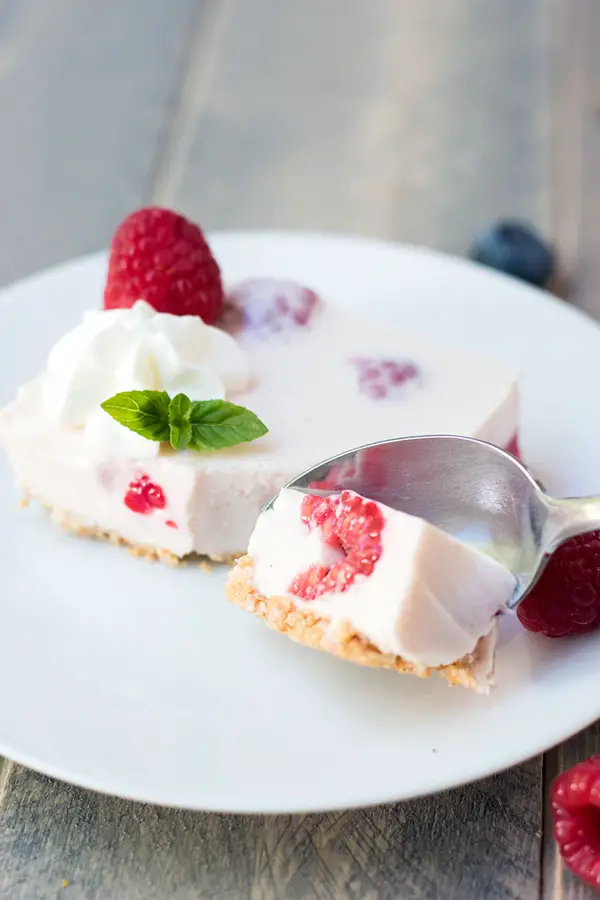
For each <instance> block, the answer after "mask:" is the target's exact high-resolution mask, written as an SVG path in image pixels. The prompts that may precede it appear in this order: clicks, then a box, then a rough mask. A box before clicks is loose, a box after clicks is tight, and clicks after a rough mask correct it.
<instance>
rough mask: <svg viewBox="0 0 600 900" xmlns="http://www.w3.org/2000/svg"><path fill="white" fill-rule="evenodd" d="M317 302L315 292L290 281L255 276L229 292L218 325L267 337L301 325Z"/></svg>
mask: <svg viewBox="0 0 600 900" xmlns="http://www.w3.org/2000/svg"><path fill="white" fill-rule="evenodd" d="M318 305H319V298H318V297H317V295H316V294H315V292H314V291H311V290H310V289H309V288H306V287H302V285H300V284H296V283H295V282H293V281H279V280H278V279H276V278H254V279H250V280H249V281H244V282H242V283H241V284H239V285H237V287H235V288H234V289H233V290H232V291H231V292H230V293H229V294H228V296H227V301H226V307H225V313H224V315H223V319H222V321H221V323H220V324H221V326H222V327H223V328H225V329H226V330H227V331H231V332H234V333H235V332H236V331H251V332H254V333H255V334H256V336H257V337H269V336H270V335H272V334H278V333H280V332H284V331H296V330H297V329H298V328H304V327H305V326H306V325H308V323H309V322H310V320H311V318H312V316H313V313H314V312H315V310H316V309H317V307H318Z"/></svg>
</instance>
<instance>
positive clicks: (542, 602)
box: [517, 531, 600, 638]
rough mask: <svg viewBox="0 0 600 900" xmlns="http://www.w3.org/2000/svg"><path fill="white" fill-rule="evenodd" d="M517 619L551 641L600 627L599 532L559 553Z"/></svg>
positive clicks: (572, 543)
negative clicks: (551, 639) (550, 638)
mask: <svg viewBox="0 0 600 900" xmlns="http://www.w3.org/2000/svg"><path fill="white" fill-rule="evenodd" d="M517 615H518V617H519V620H520V622H521V624H522V625H523V626H524V627H525V628H526V629H527V630H528V631H535V632H538V633H540V634H545V635H546V637H552V638H557V637H566V636H568V635H574V634H583V633H584V632H586V631H593V630H594V629H595V628H598V627H599V626H600V531H594V532H592V533H591V534H584V535H581V536H580V537H576V538H571V540H570V541H567V542H566V544H563V545H562V546H561V547H559V548H558V550H556V552H555V553H554V554H553V555H552V557H551V558H550V561H549V563H548V565H547V566H546V568H545V569H544V571H543V572H542V575H541V577H540V580H539V581H538V582H537V584H536V585H535V587H534V588H533V590H532V591H531V593H530V594H528V596H527V597H526V598H525V599H524V600H523V602H522V603H521V605H520V606H519V608H518V610H517Z"/></svg>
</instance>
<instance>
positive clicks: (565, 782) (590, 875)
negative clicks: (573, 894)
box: [550, 756, 600, 888]
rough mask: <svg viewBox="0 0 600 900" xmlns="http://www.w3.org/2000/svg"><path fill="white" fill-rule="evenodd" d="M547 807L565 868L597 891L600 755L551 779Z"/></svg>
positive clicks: (599, 884) (599, 874)
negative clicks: (548, 805) (549, 807)
mask: <svg viewBox="0 0 600 900" xmlns="http://www.w3.org/2000/svg"><path fill="white" fill-rule="evenodd" d="M550 805H551V808H552V817H553V820H554V837H555V838H556V842H557V843H558V846H559V849H560V853H561V856H562V858H563V859H564V861H565V865H567V866H568V867H569V869H571V871H572V872H574V873H575V875H578V876H579V877H580V878H583V879H584V881H587V882H589V884H592V885H594V887H596V888H600V756H592V757H591V759H588V760H586V761H585V762H582V763H579V764H578V765H576V766H574V767H573V768H572V769H569V770H568V771H567V772H563V773H562V775H559V776H558V777H557V778H555V779H554V782H553V783H552V787H551V789H550Z"/></svg>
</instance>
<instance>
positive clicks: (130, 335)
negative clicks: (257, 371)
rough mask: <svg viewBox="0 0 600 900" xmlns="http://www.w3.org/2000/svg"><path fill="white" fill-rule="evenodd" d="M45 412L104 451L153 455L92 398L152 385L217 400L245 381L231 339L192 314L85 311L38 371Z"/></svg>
mask: <svg viewBox="0 0 600 900" xmlns="http://www.w3.org/2000/svg"><path fill="white" fill-rule="evenodd" d="M42 379H43V385H42V388H43V389H42V396H43V404H44V412H45V414H46V416H47V417H48V418H49V419H50V420H52V421H55V422H57V423H58V424H59V425H63V426H66V427H68V428H83V429H84V432H85V436H86V438H87V439H89V441H90V442H91V443H93V444H96V445H97V446H100V447H102V448H103V449H105V450H106V451H108V452H109V453H110V454H111V455H126V456H135V457H142V458H144V457H152V456H157V455H158V452H159V448H160V445H159V444H158V443H157V442H154V441H148V440H146V439H145V438H142V437H139V436H138V435H136V434H134V433H133V432H131V431H129V430H128V429H127V428H123V426H122V425H119V424H118V423H117V422H115V421H114V420H113V419H112V418H111V417H110V416H109V415H108V414H107V413H106V412H104V410H103V409H102V408H101V406H100V404H101V403H102V402H103V401H104V400H107V399H108V398H109V397H111V396H112V395H113V394H116V393H118V392H119V391H133V390H160V391H167V392H168V393H169V394H170V395H174V394H177V393H180V392H182V393H184V394H187V395H188V397H190V399H192V400H209V399H224V398H225V397H226V395H227V394H228V393H229V392H232V391H240V390H243V389H244V388H246V387H247V385H248V366H247V362H246V357H245V355H244V353H243V352H242V350H241V349H240V347H239V346H238V344H237V342H236V341H235V340H234V339H233V338H232V337H231V336H230V335H228V334H226V333H225V332H224V331H221V330H220V329H219V328H214V327H212V326H209V325H206V324H205V323H204V322H203V321H202V319H201V318H200V317H199V316H173V315H169V314H167V313H157V312H156V310H154V309H153V308H152V307H151V306H150V305H149V304H147V303H145V302H144V301H142V300H140V301H138V302H137V303H135V304H134V306H133V307H132V308H131V309H117V310H99V311H96V310H93V311H90V312H88V313H86V314H85V315H84V317H83V320H82V322H81V323H80V324H79V325H78V326H77V327H76V328H74V329H73V330H72V331H70V332H68V333H67V334H66V335H64V337H62V338H61V339H60V340H59V341H58V343H57V344H55V346H54V347H53V348H52V350H51V351H50V355H49V357H48V362H47V367H46V371H45V373H44V374H43V376H42Z"/></svg>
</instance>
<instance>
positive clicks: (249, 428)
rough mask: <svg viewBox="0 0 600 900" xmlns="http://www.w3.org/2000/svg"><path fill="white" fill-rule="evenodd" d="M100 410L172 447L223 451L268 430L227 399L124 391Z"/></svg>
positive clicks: (252, 416) (139, 432)
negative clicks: (200, 398)
mask: <svg viewBox="0 0 600 900" xmlns="http://www.w3.org/2000/svg"><path fill="white" fill-rule="evenodd" d="M102 409H103V410H104V411H105V412H107V413H108V414H109V415H110V416H112V417H113V419H115V421H117V422H118V423H119V424H120V425H124V426H125V427H126V428H129V429H130V430H131V431H134V432H135V433H136V434H139V435H141V436H142V437H145V438H147V439H148V440H150V441H161V442H168V443H170V444H171V446H172V447H173V449H174V450H185V449H186V447H187V448H189V449H190V450H195V451H197V452H202V451H210V450H223V449H225V448H226V447H235V446H236V444H243V443H246V442H248V441H255V440H256V439H257V438H259V437H262V436H263V434H266V433H267V431H268V429H267V427H266V425H264V423H263V422H261V421H260V419H259V418H258V416H255V415H254V413H253V412H250V410H249V409H246V408H245V407H244V406H236V405H235V403H229V401H227V400H196V401H194V402H192V401H191V400H190V399H189V397H186V395H185V394H177V395H176V396H175V397H173V399H171V398H170V397H169V395H168V394H167V393H166V391H124V392H122V393H120V394H115V396H114V397H110V398H109V399H108V400H105V401H104V403H102Z"/></svg>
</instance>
